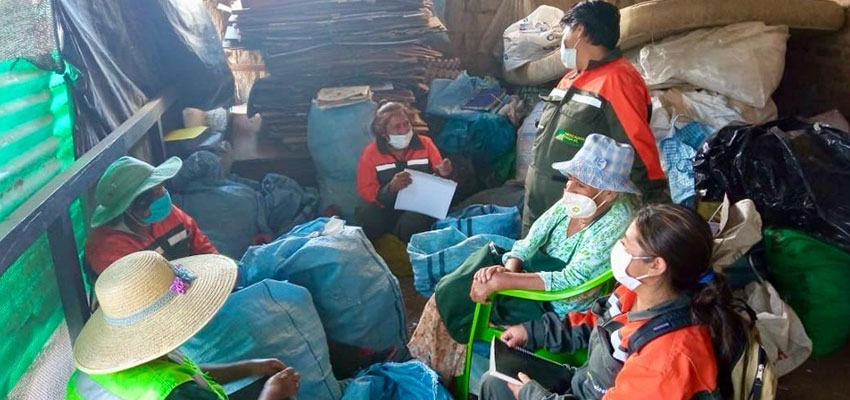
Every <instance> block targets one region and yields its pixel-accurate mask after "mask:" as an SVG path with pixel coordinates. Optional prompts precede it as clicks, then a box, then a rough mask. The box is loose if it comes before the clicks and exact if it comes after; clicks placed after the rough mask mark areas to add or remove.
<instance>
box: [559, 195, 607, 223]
mask: <svg viewBox="0 0 850 400" xmlns="http://www.w3.org/2000/svg"><path fill="white" fill-rule="evenodd" d="M600 194H602V191H599V192H597V193H596V195H594V196H593V197H587V196H585V195H583V194H578V193H573V192H569V191H566V190H564V197H563V198H562V199H561V202H562V203H563V204H564V207H566V208H567V211H566V212H567V215H568V216H569V217H570V218H590V217H592V216H593V215H594V214H596V211H597V210H598V209H599V206H598V205H596V201H595V200H596V198H597V197H599V195H600Z"/></svg>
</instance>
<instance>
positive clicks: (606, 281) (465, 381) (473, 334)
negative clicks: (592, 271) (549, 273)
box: [455, 269, 614, 400]
mask: <svg viewBox="0 0 850 400" xmlns="http://www.w3.org/2000/svg"><path fill="white" fill-rule="evenodd" d="M613 277H614V274H613V273H612V272H611V270H610V269H609V270H608V271H606V272H605V273H604V274H602V275H599V276H598V277H596V278H594V279H592V280H590V281H588V282H586V283H585V284H583V285H581V286H579V287H575V288H570V289H564V290H558V291H553V292H546V291H542V290H522V289H508V290H500V291H498V292H495V293H493V294H491V295H490V300H491V302H490V303H478V304H476V306H475V314H474V315H473V317H472V329H470V332H469V342H467V345H466V362H465V363H464V365H463V375H461V376H459V377H457V379H456V380H455V397H456V398H457V399H458V400H468V399H469V380H470V376H469V372H470V368H471V366H472V345H473V343H474V342H475V341H476V340H480V341H484V342H487V343H489V342H490V341H491V340H493V338H498V337H500V336H501V335H502V330H501V329H499V328H497V327H494V326H491V325H490V311H491V310H492V305H491V304H492V300H493V299H494V298H495V297H496V296H510V297H517V298H520V299H527V300H534V301H564V300H569V299H571V298H574V297H578V296H581V295H584V294H586V293H588V292H590V291H591V290H596V289H600V288H601V290H602V293H603V294H608V293H610V292H611V290H612V289H613V288H614V279H613ZM535 353H536V354H537V355H539V356H541V357H544V358H546V359H549V360H552V361H556V362H559V363H562V364H569V365H574V366H580V365H582V364H584V363H585V362H586V361H587V350H586V349H582V350H579V351H577V352H575V353H571V354H567V353H561V354H554V353H551V352H549V351H547V350H546V349H540V350H538V351H536V352H535Z"/></svg>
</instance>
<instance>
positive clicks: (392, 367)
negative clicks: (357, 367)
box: [299, 361, 453, 400]
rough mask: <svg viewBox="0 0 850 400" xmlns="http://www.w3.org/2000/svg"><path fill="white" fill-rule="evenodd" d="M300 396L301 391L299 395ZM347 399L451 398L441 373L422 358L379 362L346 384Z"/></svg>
mask: <svg viewBox="0 0 850 400" xmlns="http://www.w3.org/2000/svg"><path fill="white" fill-rule="evenodd" d="M299 396H300V394H299ZM342 398H343V400H451V399H452V398H453V397H452V395H451V394H450V393H449V391H448V390H446V388H445V387H443V386H442V385H440V380H439V377H438V376H437V373H436V372H434V371H432V370H431V369H430V368H428V366H426V365H425V364H423V363H422V362H420V361H408V362H406V363H402V364H399V363H382V364H375V365H373V366H371V367H369V369H367V370H365V371H362V372H361V373H360V374H358V375H357V377H356V378H354V380H352V381H351V382H349V383H348V385H347V386H346V387H345V395H343V397H342Z"/></svg>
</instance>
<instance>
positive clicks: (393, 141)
mask: <svg viewBox="0 0 850 400" xmlns="http://www.w3.org/2000/svg"><path fill="white" fill-rule="evenodd" d="M411 139H413V129H412V128H411V129H410V130H409V131H407V133H405V134H401V135H393V134H389V135H387V143H389V144H390V146H392V147H393V148H395V149H398V150H404V149H406V148H407V146H410V140H411Z"/></svg>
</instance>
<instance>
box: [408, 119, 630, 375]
mask: <svg viewBox="0 0 850 400" xmlns="http://www.w3.org/2000/svg"><path fill="white" fill-rule="evenodd" d="M634 157H635V155H634V149H633V148H632V146H631V145H628V144H624V143H618V142H616V141H615V140H614V139H611V138H610V137H607V136H603V135H600V134H591V135H588V137H587V139H586V140H585V142H584V144H583V146H582V148H581V149H580V150H579V151H578V152H577V153H576V155H575V157H573V158H572V159H571V160H569V161H564V162H557V163H555V164H554V165H552V168H554V169H555V170H557V171H559V172H560V173H561V174H563V176H564V177H566V178H567V183H566V185H565V186H564V187H563V195H562V198H561V200H560V201H558V202H556V203H555V205H553V206H552V207H550V208H549V209H548V210H546V211H545V212H544V213H543V214H542V215H541V216H540V218H538V219H537V220H536V221H535V222H534V224H533V225H532V226H531V229H530V231H529V233H528V235H526V237H524V238H523V239H521V240H518V241H516V242H515V243H514V245H513V247H512V248H511V249H510V250H509V251H507V252H504V251H500V250H498V249H494V250H493V251H491V250H489V249H488V248H484V249H481V250H479V251H478V252H476V253H473V254H472V255H471V256H469V258H468V259H467V260H466V261H465V262H464V264H463V265H461V266H460V267H458V268H457V269H456V270H455V271H453V272H452V273H450V274H449V275H447V276H445V277H444V278H443V279H442V280H441V281H440V283H439V284H438V285H437V288H436V291H435V295H434V296H433V297H432V299H431V300H429V302H428V304H427V305H426V307H425V310H424V311H423V314H422V318H421V319H420V321H419V324H418V326H417V328H416V331H415V332H414V334H413V337H412V339H411V341H410V343H408V348H409V349H410V352H411V354H412V355H413V356H414V357H417V358H419V359H421V360H424V361H426V362H428V363H429V365H431V367H432V368H435V369H436V370H437V371H438V372H440V373H441V374H442V375H443V376H444V377H451V376H456V375H459V371H458V370H457V368H461V367H462V366H463V356H464V354H465V352H464V351H463V349H462V347H463V346H464V345H463V343H465V342H466V338H468V337H469V332H468V330H467V329H468V328H469V326H470V324H471V318H472V315H473V313H474V310H475V302H484V301H487V298H488V297H489V295H490V294H491V293H493V292H495V291H498V290H505V289H533V290H545V291H557V290H563V289H569V288H575V287H578V286H581V285H582V284H584V283H586V282H588V281H590V280H592V279H594V278H596V277H598V276H600V275H602V274H603V273H605V272H606V271H608V270H609V269H610V255H611V249H612V248H613V247H614V245H615V244H616V243H617V241H618V240H619V239H620V238H622V236H623V234H624V233H625V232H626V229H628V226H629V223H630V222H631V215H632V210H633V208H634V206H635V204H636V202H637V199H636V196H637V195H639V194H640V191H639V190H638V189H637V187H636V186H635V184H634V183H633V182H632V181H631V179H630V173H631V169H632V163H633V162H634ZM594 299H595V296H586V297H584V298H581V299H577V300H569V301H556V302H552V303H550V304H546V303H541V302H531V301H527V302H525V301H522V300H519V301H518V300H517V299H511V300H504V298H502V297H497V298H496V299H495V300H494V305H493V310H495V311H494V312H495V313H496V314H498V315H496V316H494V319H493V321H494V322H497V321H498V322H497V323H499V324H502V323H505V324H509V323H520V322H525V321H529V320H532V319H536V318H539V317H540V316H541V315H542V314H543V312H544V311H547V310H554V311H555V312H556V313H557V314H558V315H560V316H561V317H563V316H564V315H566V314H567V313H569V312H571V311H576V310H583V309H586V308H587V307H589V306H590V305H591V304H592V303H593V301H594ZM448 337H450V338H451V339H453V340H444V338H448ZM434 338H440V339H439V340H435V339H434Z"/></svg>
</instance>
